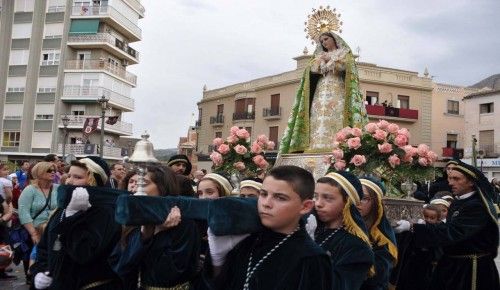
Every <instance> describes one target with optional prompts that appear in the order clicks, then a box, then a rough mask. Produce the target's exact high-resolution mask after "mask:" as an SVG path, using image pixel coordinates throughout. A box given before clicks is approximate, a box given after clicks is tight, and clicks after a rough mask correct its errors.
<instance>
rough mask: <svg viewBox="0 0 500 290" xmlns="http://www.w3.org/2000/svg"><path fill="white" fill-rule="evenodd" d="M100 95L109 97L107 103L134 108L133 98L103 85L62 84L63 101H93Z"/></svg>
mask: <svg viewBox="0 0 500 290" xmlns="http://www.w3.org/2000/svg"><path fill="white" fill-rule="evenodd" d="M102 96H106V97H107V98H109V103H110V104H111V105H115V106H117V107H120V108H122V109H123V110H126V111H133V110H134V99H132V98H129V97H126V96H124V95H120V94H118V93H116V92H113V91H111V90H109V89H106V88H103V87H93V86H64V90H63V95H62V98H61V99H62V100H63V101H71V100H76V101H95V102H97V99H99V98H100V97H102Z"/></svg>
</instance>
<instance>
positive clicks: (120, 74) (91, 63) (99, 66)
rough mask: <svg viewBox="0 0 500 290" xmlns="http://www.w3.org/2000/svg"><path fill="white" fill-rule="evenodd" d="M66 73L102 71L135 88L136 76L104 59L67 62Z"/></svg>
mask: <svg viewBox="0 0 500 290" xmlns="http://www.w3.org/2000/svg"><path fill="white" fill-rule="evenodd" d="M64 68H65V70H66V71H81V70H84V71H92V72H95V71H97V72H101V71H104V72H106V73H109V74H111V75H112V76H114V77H117V78H119V79H121V80H123V81H125V82H127V83H129V84H130V85H131V86H134V87H135V86H137V76H136V75H134V74H133V73H131V72H128V71H127V70H126V69H124V68H123V67H120V66H116V65H112V64H110V63H108V62H106V61H105V60H104V59H100V60H92V59H90V60H68V61H66V65H65V67H64Z"/></svg>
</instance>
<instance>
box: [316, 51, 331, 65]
mask: <svg viewBox="0 0 500 290" xmlns="http://www.w3.org/2000/svg"><path fill="white" fill-rule="evenodd" d="M319 58H320V59H321V60H322V61H324V62H325V63H327V62H329V61H330V59H331V58H330V56H329V55H328V53H322V54H321V56H320V57H319Z"/></svg>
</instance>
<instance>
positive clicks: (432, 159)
mask: <svg viewBox="0 0 500 290" xmlns="http://www.w3.org/2000/svg"><path fill="white" fill-rule="evenodd" d="M427 158H428V159H429V161H430V164H432V163H434V162H436V161H437V160H438V155H437V154H436V153H435V152H434V151H429V152H427Z"/></svg>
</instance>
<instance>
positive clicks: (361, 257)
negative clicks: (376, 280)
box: [311, 229, 374, 290]
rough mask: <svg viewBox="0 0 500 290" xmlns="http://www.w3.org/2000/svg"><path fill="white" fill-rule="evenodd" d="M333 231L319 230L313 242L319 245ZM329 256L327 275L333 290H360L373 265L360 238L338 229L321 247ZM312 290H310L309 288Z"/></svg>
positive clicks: (370, 253)
mask: <svg viewBox="0 0 500 290" xmlns="http://www.w3.org/2000/svg"><path fill="white" fill-rule="evenodd" d="M333 231H334V230H333V229H319V230H317V231H316V236H315V240H316V242H317V243H318V244H321V242H322V241H324V240H325V239H326V238H327V237H328V236H329V235H330V234H331V233H333ZM321 247H322V248H323V249H324V250H325V251H326V252H327V254H328V255H329V256H330V260H331V264H332V270H331V272H330V274H329V275H331V277H332V278H331V279H332V282H333V288H332V289H335V290H356V289H360V287H361V284H363V281H365V279H367V277H368V270H369V269H370V267H371V266H372V265H373V263H374V256H373V251H372V250H371V249H370V246H369V245H367V244H366V243H365V242H363V241H362V240H361V239H360V238H358V237H356V236H354V235H352V234H350V233H349V232H347V231H346V230H344V229H340V230H339V231H338V232H337V233H335V234H334V235H333V236H332V237H331V238H330V239H328V240H327V241H326V242H325V243H324V244H323V245H322V246H321ZM311 289H312V288H311Z"/></svg>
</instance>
